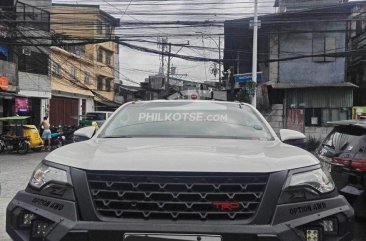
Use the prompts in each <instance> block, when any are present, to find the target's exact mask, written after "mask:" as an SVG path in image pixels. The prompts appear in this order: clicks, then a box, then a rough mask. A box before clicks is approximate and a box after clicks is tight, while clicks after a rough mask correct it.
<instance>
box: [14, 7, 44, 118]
mask: <svg viewBox="0 0 366 241" xmlns="http://www.w3.org/2000/svg"><path fill="white" fill-rule="evenodd" d="M28 3H31V4H34V5H30V4H28ZM47 6H48V7H50V6H51V0H48V1H46V0H43V1H27V2H20V1H18V2H17V4H16V12H17V20H18V21H21V22H20V23H18V26H17V31H16V33H15V34H16V36H18V37H19V39H20V40H19V41H22V42H23V43H24V46H21V47H18V48H17V49H16V55H17V58H18V78H19V92H18V94H19V95H20V96H21V97H18V98H17V100H16V101H17V102H19V103H20V104H18V105H22V106H23V107H22V108H17V109H16V111H15V112H16V114H18V115H27V116H30V117H31V120H30V121H31V122H32V123H34V124H36V125H39V124H40V123H41V120H42V118H43V117H44V116H48V114H49V99H50V98H51V79H50V75H49V66H48V64H49V56H50V48H49V47H48V46H46V45H50V44H51V41H50V40H49V39H50V37H51V33H50V12H49V11H47V10H44V9H45V8H47ZM26 105H28V108H24V107H25V106H26Z"/></svg>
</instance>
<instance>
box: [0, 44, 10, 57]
mask: <svg viewBox="0 0 366 241" xmlns="http://www.w3.org/2000/svg"><path fill="white" fill-rule="evenodd" d="M0 54H1V55H3V56H4V57H5V60H9V49H8V48H7V47H5V46H4V45H0Z"/></svg>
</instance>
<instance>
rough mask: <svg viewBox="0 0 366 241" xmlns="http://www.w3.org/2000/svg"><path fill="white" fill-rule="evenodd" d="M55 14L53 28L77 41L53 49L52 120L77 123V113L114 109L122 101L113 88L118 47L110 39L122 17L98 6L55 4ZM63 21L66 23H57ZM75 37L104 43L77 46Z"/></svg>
mask: <svg viewBox="0 0 366 241" xmlns="http://www.w3.org/2000/svg"><path fill="white" fill-rule="evenodd" d="M52 13H53V15H52V22H54V23H55V24H53V25H52V26H51V27H52V30H53V31H55V33H57V34H58V35H59V36H61V38H62V36H68V37H69V38H74V41H71V40H70V41H69V42H70V43H69V44H65V45H64V46H62V47H52V49H51V70H52V77H51V79H52V82H51V83H52V99H51V110H50V118H51V122H53V123H55V124H62V125H64V124H67V125H70V124H77V122H78V116H80V115H84V114H85V113H86V112H89V111H94V110H106V111H107V110H114V109H115V108H117V107H118V106H119V104H120V103H117V102H116V101H115V91H114V89H115V88H114V85H115V82H116V81H118V79H117V78H118V73H119V70H118V65H119V64H118V54H119V48H118V44H116V43H115V42H112V41H108V40H109V39H110V40H112V38H113V36H114V29H115V27H117V26H119V19H115V18H113V17H112V16H111V15H109V14H107V13H105V12H104V11H102V10H100V9H99V6H97V5H70V4H53V5H52ZM60 22H62V23H63V24H57V23H60ZM75 23H77V24H75ZM91 26H92V27H91ZM75 39H79V40H80V41H82V40H83V39H84V40H85V41H89V40H95V39H101V40H102V41H103V42H102V41H101V43H96V44H82V45H76V43H77V42H75ZM104 41H105V42H104ZM60 113H65V114H63V115H61V114H60Z"/></svg>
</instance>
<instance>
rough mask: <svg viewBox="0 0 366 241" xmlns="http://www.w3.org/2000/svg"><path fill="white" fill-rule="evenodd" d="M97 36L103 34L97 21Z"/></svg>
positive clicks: (100, 23) (99, 22) (101, 27)
mask: <svg viewBox="0 0 366 241" xmlns="http://www.w3.org/2000/svg"><path fill="white" fill-rule="evenodd" d="M97 34H103V26H102V22H101V21H99V20H98V21H97Z"/></svg>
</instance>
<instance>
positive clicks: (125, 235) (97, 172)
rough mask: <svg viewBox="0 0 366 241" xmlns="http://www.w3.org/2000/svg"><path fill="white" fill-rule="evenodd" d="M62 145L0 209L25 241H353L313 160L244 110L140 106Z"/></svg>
mask: <svg viewBox="0 0 366 241" xmlns="http://www.w3.org/2000/svg"><path fill="white" fill-rule="evenodd" d="M79 134H80V135H83V136H84V137H88V138H91V139H90V140H87V141H84V142H79V143H76V144H72V145H68V146H65V147H62V148H59V149H57V150H55V151H53V152H52V153H50V154H49V155H48V156H47V157H46V159H45V160H44V161H43V162H42V163H41V164H40V165H39V166H38V167H37V168H36V170H35V171H34V174H33V176H32V177H31V180H30V182H29V185H28V187H27V188H26V190H25V191H20V192H19V193H18V194H17V195H16V196H15V197H14V199H13V200H12V201H11V202H10V204H9V206H8V208H7V220H6V223H7V232H8V234H9V235H10V236H11V237H12V238H13V239H14V240H24V241H38V240H50V241H61V240H62V241H72V240H78V241H84V240H85V241H87V240H88V241H94V240H95V241H96V240H109V241H168V240H175V241H189V240H190V241H193V240H197V241H200V240H201V241H240V240H257V241H278V240H286V241H300V240H307V241H336V240H343V241H350V240H352V239H353V237H352V224H353V222H352V219H353V214H354V213H353V209H352V208H351V207H350V205H349V204H348V202H347V201H346V200H345V198H344V197H343V196H340V195H339V194H338V192H337V190H335V187H334V183H333V181H332V179H331V177H330V176H329V174H328V173H326V172H325V171H323V170H322V169H321V167H320V164H319V161H318V160H317V159H316V158H315V157H314V156H313V155H312V154H310V153H308V152H306V151H305V150H302V149H300V148H297V147H294V146H290V145H287V144H284V143H283V142H282V141H286V140H293V139H298V138H303V135H302V134H301V133H297V132H295V131H290V130H283V131H282V132H281V135H282V141H281V140H280V139H279V138H278V137H277V136H276V134H275V133H274V131H273V130H272V128H271V127H270V126H269V124H268V123H267V122H266V121H265V119H264V118H263V116H262V115H261V114H260V113H259V112H258V111H257V110H256V109H255V108H253V107H252V106H250V105H247V104H242V103H234V102H213V101H148V102H132V103H128V104H125V105H124V106H122V107H120V108H119V109H118V110H117V111H116V112H115V113H114V114H113V115H112V117H111V118H110V119H109V120H107V122H106V123H105V124H104V125H103V126H102V127H101V128H100V129H99V130H98V131H97V132H96V133H95V130H94V129H93V128H92V127H86V129H83V130H81V131H79Z"/></svg>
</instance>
